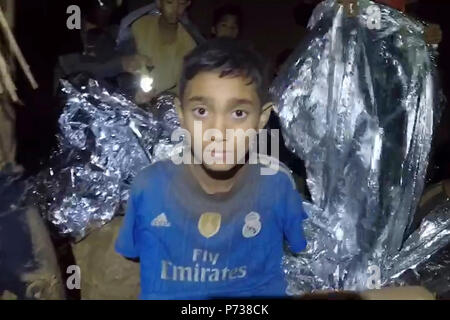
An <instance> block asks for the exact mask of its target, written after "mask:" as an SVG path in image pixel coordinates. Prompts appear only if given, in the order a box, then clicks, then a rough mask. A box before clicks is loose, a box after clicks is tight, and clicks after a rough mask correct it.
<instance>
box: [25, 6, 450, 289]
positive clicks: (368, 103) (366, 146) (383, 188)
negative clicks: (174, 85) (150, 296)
mask: <svg viewBox="0 0 450 320" xmlns="http://www.w3.org/2000/svg"><path fill="white" fill-rule="evenodd" d="M359 4H360V13H359V15H358V16H357V17H349V16H347V15H346V13H345V12H344V10H343V7H342V6H340V5H338V4H336V3H335V1H333V0H327V1H324V2H322V3H321V4H319V6H318V7H317V8H316V10H315V12H314V14H313V16H312V18H311V21H310V26H309V28H310V33H309V35H308V36H307V38H306V39H304V41H303V42H302V44H301V45H300V46H299V48H298V49H297V50H296V51H295V53H294V54H293V55H292V56H291V58H290V60H289V61H288V62H287V64H286V65H285V67H284V70H283V71H282V72H281V74H280V76H279V77H278V78H277V79H276V80H275V82H274V84H273V87H272V89H271V93H272V95H273V98H274V102H275V105H276V109H277V110H276V111H277V112H278V114H279V116H280V119H281V122H282V128H283V135H284V137H285V140H286V144H287V145H288V147H289V148H290V149H292V150H293V151H294V152H295V153H296V154H297V155H298V156H300V157H301V158H302V159H304V160H305V164H306V167H307V172H308V186H309V189H310V192H311V195H312V200H313V201H312V203H305V208H306V210H307V212H308V213H309V219H308V220H307V221H306V223H305V231H306V235H307V240H308V243H309V244H308V248H307V250H306V251H305V252H303V253H301V254H300V255H297V256H291V255H289V254H287V255H286V256H285V258H284V261H283V268H284V270H285V273H286V277H287V280H288V282H289V286H288V293H289V294H292V295H298V294H302V293H305V292H311V291H315V290H325V289H339V290H341V289H346V290H365V289H368V288H375V287H378V286H379V285H381V286H390V285H405V284H420V285H424V286H426V287H428V288H429V289H430V290H432V291H433V292H437V293H439V294H444V293H446V292H449V291H450V290H449V287H450V264H449V261H450V259H449V250H450V249H449V246H448V245H449V243H450V213H449V210H450V205H448V204H447V205H442V206H441V207H438V208H436V209H435V210H434V211H433V212H431V213H430V214H429V215H428V216H427V217H426V218H425V219H424V221H423V223H422V225H421V227H420V228H419V229H418V230H410V225H411V221H412V219H413V217H414V213H415V209H416V207H417V206H418V202H419V199H420V197H421V194H422V191H423V186H424V180H425V174H426V169H427V165H428V156H429V153H430V148H431V142H432V136H433V130H434V128H435V125H436V122H437V120H438V115H439V105H440V102H441V93H440V90H439V87H438V85H437V84H436V82H437V81H436V78H437V72H436V70H435V66H434V61H433V56H434V52H433V50H432V49H431V48H430V47H427V46H426V45H425V43H424V41H423V32H424V26H423V24H421V23H419V22H416V21H412V20H410V19H409V18H407V17H405V16H404V15H402V14H401V13H399V12H397V11H395V10H392V9H389V8H387V7H384V6H381V5H380V6H377V7H378V8H380V9H381V21H380V26H381V28H380V29H376V28H375V29H374V28H372V27H371V28H369V27H368V26H369V24H368V20H369V19H372V18H371V17H369V16H368V12H372V11H370V10H372V9H373V8H372V9H370V10H369V11H367V8H368V7H369V6H370V5H373V3H372V2H370V1H365V0H360V2H359ZM76 82H77V81H71V82H69V81H63V82H62V84H63V92H64V94H65V97H66V99H65V100H66V103H65V107H64V110H63V113H62V115H61V117H60V119H59V125H60V129H61V132H60V135H59V147H58V149H57V151H55V153H54V155H53V156H52V158H51V164H50V167H49V168H48V169H47V170H44V171H43V172H41V173H40V174H39V175H38V176H37V177H34V178H33V179H32V185H33V187H32V189H31V195H32V198H33V199H34V201H35V202H37V203H38V204H39V206H40V208H41V211H42V213H43V214H44V215H45V216H46V218H47V219H48V220H49V221H50V222H51V223H53V224H54V225H55V226H56V227H57V229H58V230H59V232H60V233H61V234H63V235H69V236H71V237H73V238H74V239H78V240H79V239H82V238H83V237H84V236H85V235H86V234H87V233H88V232H89V231H90V230H91V229H92V228H97V227H100V226H102V225H104V224H105V223H107V222H108V221H110V220H111V219H112V217H113V216H114V215H117V214H120V213H123V206H124V204H125V202H126V201H127V197H128V191H129V187H130V184H131V182H132V180H133V178H134V177H135V176H136V174H137V173H138V172H139V170H141V169H142V168H144V167H145V166H147V165H149V164H150V163H152V162H154V161H157V160H159V159H163V158H167V157H170V155H171V154H172V153H173V152H176V150H175V149H176V148H174V145H173V144H172V143H171V142H170V139H169V138H170V133H171V132H172V131H173V130H174V129H175V128H177V127H178V121H177V117H176V114H175V111H174V108H173V97H171V96H167V95H165V96H161V97H159V98H158V99H157V100H156V101H155V102H154V103H153V105H152V107H151V112H147V111H145V110H143V109H140V108H138V107H137V106H135V105H134V104H133V103H131V102H129V101H128V100H127V99H125V98H124V97H123V96H121V95H118V94H110V93H109V92H108V91H107V90H106V89H104V88H103V87H102V86H101V85H99V84H98V83H97V82H96V81H94V80H89V81H84V82H83V81H81V82H80V81H78V82H79V83H78V85H75V84H74V83H76ZM80 83H81V84H80Z"/></svg>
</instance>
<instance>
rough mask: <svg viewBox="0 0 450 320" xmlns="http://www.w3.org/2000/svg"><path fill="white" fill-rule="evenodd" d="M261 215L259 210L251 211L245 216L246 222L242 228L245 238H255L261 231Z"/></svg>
mask: <svg viewBox="0 0 450 320" xmlns="http://www.w3.org/2000/svg"><path fill="white" fill-rule="evenodd" d="M260 219H261V217H260V215H259V213H257V212H250V213H249V214H248V215H246V216H245V224H244V227H243V228H242V235H243V236H244V238H253V237H255V236H257V235H258V233H259V232H260V231H261V227H262V225H261V221H260Z"/></svg>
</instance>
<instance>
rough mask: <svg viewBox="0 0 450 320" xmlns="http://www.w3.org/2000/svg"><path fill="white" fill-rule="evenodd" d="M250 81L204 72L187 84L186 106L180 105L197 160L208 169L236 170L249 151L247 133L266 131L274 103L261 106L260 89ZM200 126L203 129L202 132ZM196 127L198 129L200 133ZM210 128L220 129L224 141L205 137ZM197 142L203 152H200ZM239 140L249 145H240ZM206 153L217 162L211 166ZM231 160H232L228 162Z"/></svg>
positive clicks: (180, 111)
mask: <svg viewBox="0 0 450 320" xmlns="http://www.w3.org/2000/svg"><path fill="white" fill-rule="evenodd" d="M249 82H250V81H249V79H247V78H243V77H234V78H232V77H223V78H220V77H219V73H217V72H201V73H199V74H197V75H196V76H195V77H194V78H193V79H192V80H190V81H189V82H188V83H187V84H186V88H185V91H184V94H183V97H182V101H181V104H182V107H180V106H179V103H178V113H179V116H180V121H181V125H182V126H183V127H184V129H186V130H187V131H189V133H190V135H191V146H192V153H193V155H194V157H195V158H196V159H197V160H202V164H203V166H204V167H206V168H207V169H208V170H212V171H229V170H231V169H233V168H234V167H235V166H236V165H237V164H238V161H242V160H243V156H245V154H246V153H247V152H248V150H249V140H250V139H249V138H248V136H247V137H246V136H245V131H247V130H248V129H253V130H254V132H257V131H258V129H262V128H264V126H265V125H266V123H267V121H268V119H269V116H270V112H271V108H270V107H268V106H270V104H267V105H266V106H267V107H262V106H261V101H260V99H259V96H258V92H257V89H256V86H255V85H254V84H249ZM263 110H265V111H263ZM199 124H201V130H199V129H198V128H199ZM194 126H197V129H196V130H194ZM209 129H216V130H217V131H216V132H220V133H221V135H220V136H221V137H222V138H220V136H219V137H217V138H216V137H212V136H211V137H208V135H207V134H206V135H205V132H206V131H207V130H208V131H209V132H211V131H210V130H209ZM227 129H232V130H233V131H232V133H233V135H230V133H229V134H228V135H227ZM238 129H242V130H238ZM236 130H237V131H236ZM249 132H251V131H249ZM249 132H248V133H249ZM206 133H207V132H206ZM196 141H197V143H198V144H199V145H201V146H202V150H196V148H195V147H194V146H195V143H196ZM238 141H241V142H242V141H245V143H242V144H238ZM238 145H239V149H240V150H238ZM211 146H212V148H211ZM211 149H212V150H211ZM217 149H219V151H218V150H217ZM209 150H211V151H209ZM220 150H221V152H220ZM206 154H207V155H208V156H210V157H211V158H212V159H214V160H217V161H214V163H212V164H211V163H210V164H209V163H207V161H205V158H206V156H207V155H206ZM239 155H241V156H239ZM227 157H228V159H231V160H232V161H228V160H227ZM215 162H218V163H215ZM230 162H231V163H230Z"/></svg>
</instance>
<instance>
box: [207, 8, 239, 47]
mask: <svg viewBox="0 0 450 320" xmlns="http://www.w3.org/2000/svg"><path fill="white" fill-rule="evenodd" d="M242 21H243V18H242V11H241V9H240V8H239V7H238V6H235V5H226V6H223V7H220V8H218V9H217V10H216V11H215V12H214V21H213V25H212V27H211V34H212V35H213V37H215V38H231V39H236V38H238V37H239V35H240V33H241V30H242Z"/></svg>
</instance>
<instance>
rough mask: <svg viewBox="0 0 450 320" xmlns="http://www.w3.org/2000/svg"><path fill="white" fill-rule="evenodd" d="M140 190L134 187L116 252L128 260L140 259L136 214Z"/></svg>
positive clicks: (117, 241)
mask: <svg viewBox="0 0 450 320" xmlns="http://www.w3.org/2000/svg"><path fill="white" fill-rule="evenodd" d="M137 200H138V190H136V188H135V187H133V189H132V191H131V194H130V198H129V200H128V206H127V211H126V214H125V218H124V219H123V224H122V227H121V228H120V231H119V235H118V237H117V240H116V245H115V249H116V251H117V252H118V253H119V254H121V255H122V256H124V257H126V258H131V259H134V258H139V251H138V248H137V245H136V236H135V235H136V212H137V209H138V206H139V203H138V201H137Z"/></svg>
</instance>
